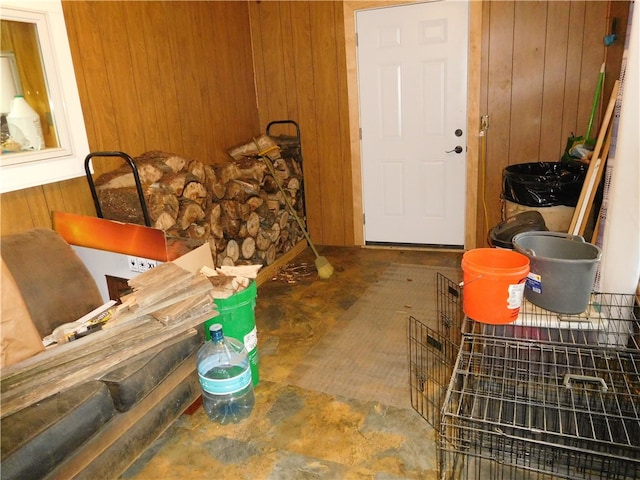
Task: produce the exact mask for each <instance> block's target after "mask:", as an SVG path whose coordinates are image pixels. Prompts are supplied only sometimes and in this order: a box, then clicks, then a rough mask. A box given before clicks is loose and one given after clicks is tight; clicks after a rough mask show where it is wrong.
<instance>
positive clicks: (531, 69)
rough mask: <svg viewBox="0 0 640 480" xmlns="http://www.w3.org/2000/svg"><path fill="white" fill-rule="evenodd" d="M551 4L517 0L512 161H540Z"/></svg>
mask: <svg viewBox="0 0 640 480" xmlns="http://www.w3.org/2000/svg"><path fill="white" fill-rule="evenodd" d="M547 5H548V4H547V3H546V2H544V3H543V2H516V3H515V16H514V36H513V72H512V76H513V79H514V81H512V90H511V96H512V99H513V100H512V103H513V105H516V104H517V108H512V109H511V126H510V130H509V133H510V135H509V136H510V139H509V163H525V162H535V161H537V160H538V153H539V148H540V145H539V142H540V121H541V118H542V116H541V113H542V97H543V92H544V82H543V75H544V51H545V44H544V40H545V31H546V29H545V24H546V21H547ZM516 80H517V81H516Z"/></svg>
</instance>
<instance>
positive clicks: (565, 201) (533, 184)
mask: <svg viewBox="0 0 640 480" xmlns="http://www.w3.org/2000/svg"><path fill="white" fill-rule="evenodd" d="M587 168H588V165H585V164H584V163H581V162H575V161H573V162H572V161H565V162H537V163H521V164H517V165H510V166H508V167H507V168H505V169H504V174H503V178H502V198H504V199H505V200H509V201H511V202H515V203H518V204H520V205H525V206H527V207H555V206H557V205H566V206H569V207H575V206H576V204H577V203H578V199H579V198H580V191H581V190H582V184H583V183H584V179H585V176H586V174H587Z"/></svg>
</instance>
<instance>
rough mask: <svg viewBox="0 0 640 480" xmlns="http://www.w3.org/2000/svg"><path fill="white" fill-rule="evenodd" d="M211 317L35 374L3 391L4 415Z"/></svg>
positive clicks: (97, 374)
mask: <svg viewBox="0 0 640 480" xmlns="http://www.w3.org/2000/svg"><path fill="white" fill-rule="evenodd" d="M210 318H211V315H206V316H205V315H201V316H199V317H195V318H192V319H189V320H186V321H184V322H181V323H180V324H177V325H170V326H167V327H164V328H163V329H162V330H160V331H159V332H153V333H150V334H149V335H148V337H146V338H143V339H138V340H137V341H136V342H133V343H131V344H129V343H126V344H124V345H121V346H119V348H118V349H117V350H112V351H111V352H108V353H107V355H105V356H104V357H102V358H101V359H100V361H99V362H98V361H96V362H92V363H89V364H86V363H84V362H82V363H80V362H78V363H75V365H72V367H73V368H71V366H69V365H65V368H64V369H62V370H61V371H59V370H58V371H55V372H45V373H44V374H43V375H32V376H31V377H30V378H29V380H28V381H26V382H24V383H22V384H20V385H19V386H15V387H13V388H11V389H10V390H8V391H5V392H4V393H3V395H2V397H3V398H2V418H4V417H6V416H8V415H11V414H13V413H15V412H17V411H19V410H21V409H22V408H24V407H25V406H27V405H31V404H33V403H35V402H38V401H40V400H43V399H45V398H47V397H49V396H51V395H54V394H55V393H57V392H60V391H62V390H64V389H66V388H69V387H72V386H74V385H78V384H80V383H82V382H86V381H88V380H94V379H97V378H99V377H101V376H102V375H103V374H104V373H106V372H107V371H109V370H110V369H111V368H113V367H115V366H117V365H119V364H121V363H122V362H123V361H124V360H126V359H131V358H134V357H136V356H137V355H141V354H144V353H146V352H149V351H153V348H154V347H158V346H166V345H168V344H171V343H172V342H176V341H179V336H180V334H183V335H187V334H186V333H183V332H187V331H188V330H189V329H193V328H196V327H199V326H201V325H202V324H203V323H204V322H206V321H207V320H209V319H210ZM99 333H100V332H98V333H95V334H93V335H98V334H99ZM189 334H191V335H195V334H196V332H195V330H193V331H192V332H189ZM82 365H86V366H82Z"/></svg>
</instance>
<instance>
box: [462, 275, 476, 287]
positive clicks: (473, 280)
mask: <svg viewBox="0 0 640 480" xmlns="http://www.w3.org/2000/svg"><path fill="white" fill-rule="evenodd" d="M481 278H482V275H478V276H477V277H475V278H472V279H471V280H469V281H468V282H466V283H465V282H464V281H462V282H460V283H459V284H458V286H459V287H461V288H464V287H465V286H466V285H469V284H470V283H473V282H475V281H476V280H480V279H481Z"/></svg>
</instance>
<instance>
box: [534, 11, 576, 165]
mask: <svg viewBox="0 0 640 480" xmlns="http://www.w3.org/2000/svg"><path fill="white" fill-rule="evenodd" d="M569 10H570V4H569V2H562V1H560V2H547V13H548V14H547V25H546V38H545V59H544V81H543V92H542V115H541V119H540V121H541V125H540V152H539V154H538V158H539V159H540V160H541V161H543V162H545V161H557V160H559V159H560V157H561V156H562V154H563V152H564V148H565V145H566V141H567V139H566V137H565V136H563V133H562V101H563V98H564V81H565V76H566V63H567V50H566V46H567V37H568V35H569V30H568V23H569Z"/></svg>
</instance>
